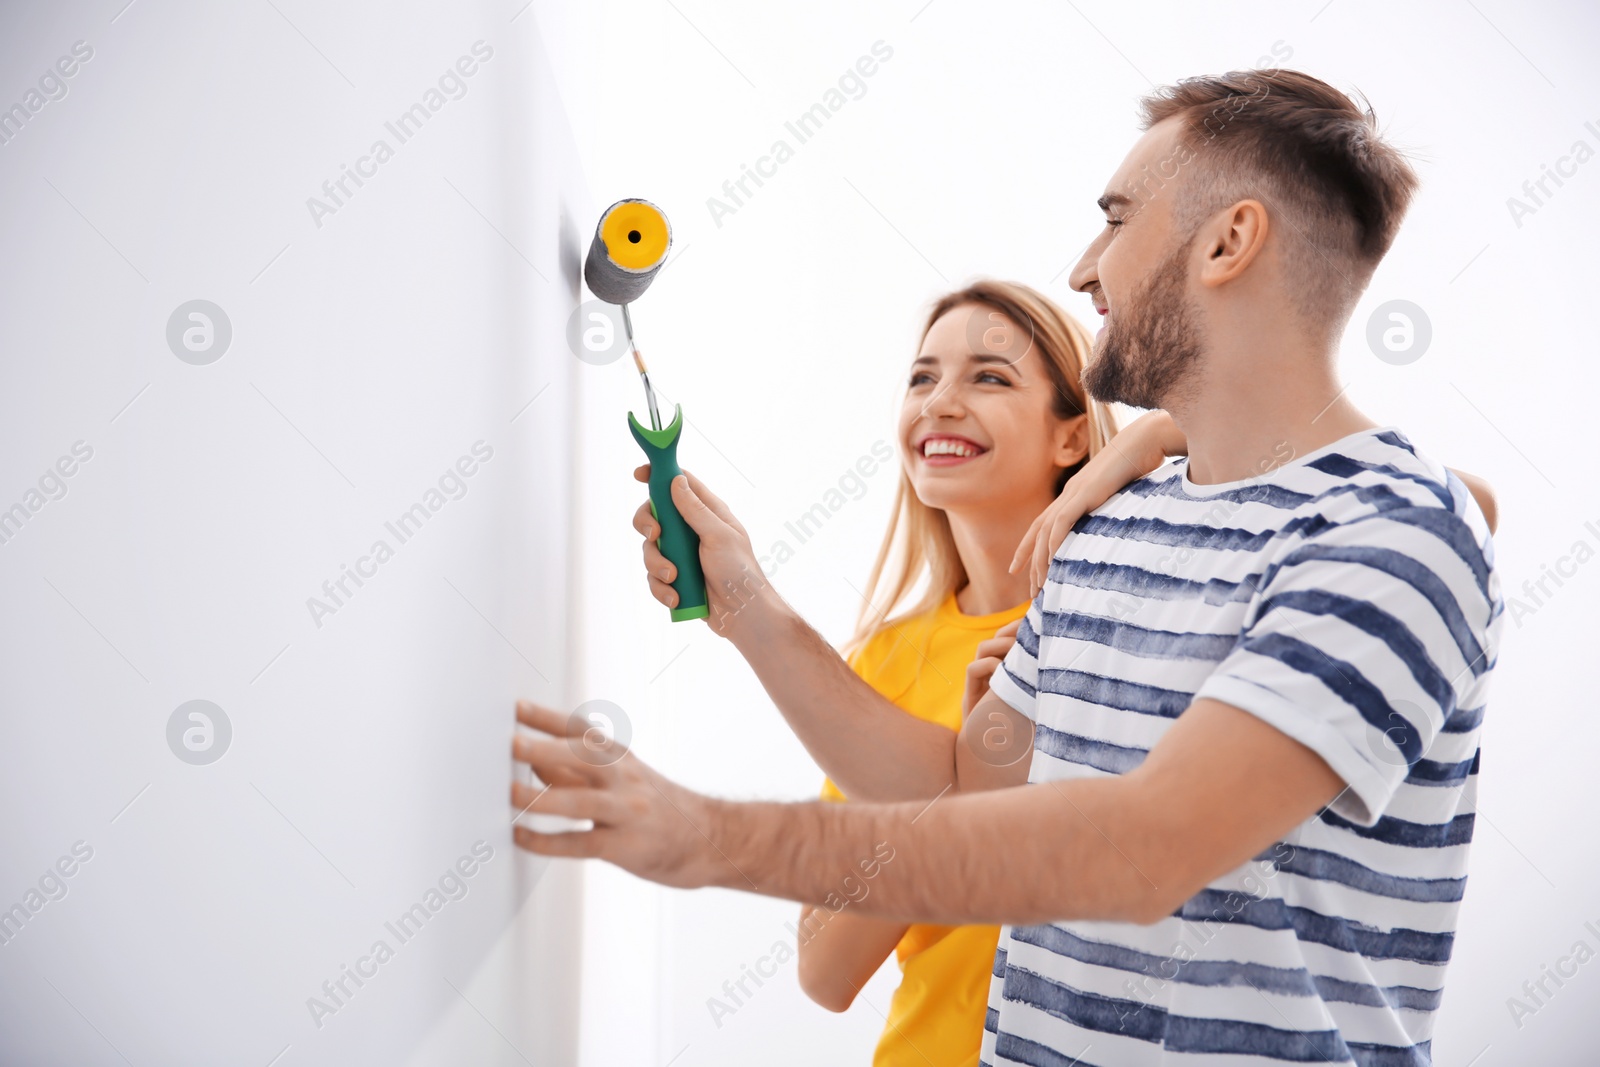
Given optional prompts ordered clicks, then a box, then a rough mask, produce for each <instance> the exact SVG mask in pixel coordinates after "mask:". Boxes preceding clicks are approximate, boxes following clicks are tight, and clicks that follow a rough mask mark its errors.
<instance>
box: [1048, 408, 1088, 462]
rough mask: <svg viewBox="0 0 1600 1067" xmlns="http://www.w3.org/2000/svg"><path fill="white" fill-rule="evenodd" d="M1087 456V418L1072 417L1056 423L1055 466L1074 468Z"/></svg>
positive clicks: (1086, 416) (1082, 416)
mask: <svg viewBox="0 0 1600 1067" xmlns="http://www.w3.org/2000/svg"><path fill="white" fill-rule="evenodd" d="M1088 456H1089V416H1088V415H1086V414H1085V415H1074V416H1073V417H1072V418H1070V419H1062V420H1061V421H1060V422H1058V423H1056V459H1055V462H1056V466H1058V467H1060V468H1061V469H1062V470H1066V469H1067V468H1068V467H1076V466H1077V465H1078V464H1079V463H1082V462H1083V461H1084V460H1085V459H1087V458H1088Z"/></svg>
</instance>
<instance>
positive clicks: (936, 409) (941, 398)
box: [922, 380, 965, 419]
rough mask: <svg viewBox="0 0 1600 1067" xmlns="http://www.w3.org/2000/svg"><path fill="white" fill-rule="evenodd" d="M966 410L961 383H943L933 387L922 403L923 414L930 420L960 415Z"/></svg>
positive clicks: (948, 381) (947, 381)
mask: <svg viewBox="0 0 1600 1067" xmlns="http://www.w3.org/2000/svg"><path fill="white" fill-rule="evenodd" d="M964 410H965V403H964V398H963V397H962V395H961V383H960V382H959V381H950V380H946V381H942V382H939V383H938V384H936V385H935V386H934V387H933V391H932V392H931V393H929V394H928V396H927V399H925V400H924V401H923V402H922V413H923V414H924V415H926V416H928V417H929V418H935V419H936V418H939V417H940V416H955V415H960V414H962V413H963V411H964Z"/></svg>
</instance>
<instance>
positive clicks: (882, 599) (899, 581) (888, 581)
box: [845, 278, 1117, 651]
mask: <svg viewBox="0 0 1600 1067" xmlns="http://www.w3.org/2000/svg"><path fill="white" fill-rule="evenodd" d="M963 304H976V305H979V306H981V307H987V308H991V309H993V310H995V311H999V312H1001V313H1002V314H1004V315H1005V316H1006V317H1007V318H1009V319H1010V320H1011V321H1012V322H1014V323H1016V324H1017V325H1018V326H1019V327H1023V328H1025V329H1028V330H1030V331H1031V333H1032V338H1033V344H1034V346H1035V347H1036V348H1037V349H1038V352H1039V356H1040V360H1041V362H1043V364H1044V367H1045V372H1046V373H1047V374H1048V375H1049V376H1050V380H1051V382H1052V383H1053V384H1054V385H1055V387H1056V398H1055V404H1054V411H1055V414H1056V415H1057V417H1059V418H1062V419H1070V418H1072V417H1074V416H1076V415H1082V414H1087V415H1088V417H1089V456H1094V455H1095V454H1096V453H1098V452H1099V451H1100V449H1101V448H1103V447H1105V443H1106V441H1107V440H1108V439H1109V438H1110V437H1111V435H1112V434H1114V433H1116V432H1117V427H1116V420H1115V418H1114V416H1113V415H1112V414H1111V411H1110V409H1109V408H1107V407H1106V406H1105V405H1104V404H1102V403H1100V402H1099V401H1090V399H1089V398H1088V396H1087V394H1086V393H1085V392H1084V389H1083V383H1082V378H1083V368H1084V366H1085V364H1086V362H1087V361H1088V357H1089V352H1090V350H1091V349H1092V348H1093V345H1094V342H1093V339H1092V338H1091V337H1090V336H1089V331H1088V330H1087V329H1085V328H1084V326H1083V324H1082V323H1080V322H1078V320H1077V319H1075V318H1073V317H1072V316H1071V315H1068V314H1067V313H1066V312H1064V311H1062V310H1061V308H1059V307H1057V306H1056V304H1055V303H1054V302H1053V301H1052V300H1051V299H1050V298H1049V297H1047V296H1045V295H1044V294H1043V293H1040V292H1038V291H1037V290H1035V289H1032V288H1030V287H1028V286H1026V285H1022V284H1020V283H1017V282H1006V281H998V280H995V279H987V278H986V279H982V280H979V281H977V282H974V283H972V284H971V285H968V286H966V287H965V288H963V289H958V290H956V291H955V292H953V293H948V294H946V295H945V296H942V297H940V298H939V299H938V300H937V301H936V302H935V303H934V305H933V308H932V310H931V311H929V312H928V319H927V322H926V324H925V325H924V326H923V327H922V336H921V337H920V338H919V339H918V342H917V343H918V345H919V347H920V345H921V343H922V341H923V340H926V339H927V336H928V331H929V330H931V329H932V328H933V324H934V323H935V322H937V321H938V320H939V317H940V316H941V315H943V314H945V312H947V311H949V310H951V309H952V308H955V307H959V306H961V305H963ZM1087 458H1088V457H1085V460H1084V462H1087ZM1082 466H1083V462H1080V463H1078V464H1077V465H1076V466H1073V467H1069V468H1067V469H1066V470H1064V471H1062V472H1061V476H1060V478H1059V479H1058V480H1057V482H1056V491H1057V492H1060V490H1061V486H1062V485H1063V484H1065V482H1066V480H1067V479H1068V478H1070V477H1071V476H1072V475H1074V474H1076V473H1077V472H1078V470H1079V469H1080V468H1081V467H1082ZM924 577H926V579H927V584H926V586H925V587H924V589H923V591H922V595H921V596H920V597H917V598H916V599H915V600H911V595H912V593H913V592H914V590H915V589H916V586H917V583H918V582H919V581H921V580H922V579H923V578H924ZM966 583H967V570H966V567H965V566H964V565H963V564H962V562H961V556H960V554H959V553H958V552H957V551H956V542H955V538H954V537H953V536H952V535H951V533H950V520H949V517H948V516H946V515H945V513H944V512H943V511H942V510H940V509H938V508H933V507H929V506H928V505H926V504H924V503H923V502H922V501H921V500H919V499H917V494H916V491H915V490H914V489H913V488H912V486H911V479H910V478H909V477H908V476H907V474H906V471H905V467H904V466H902V467H901V469H900V483H899V485H898V486H897V487H896V489H895V500H894V510H893V512H892V513H891V514H890V516H889V528H888V529H887V530H886V531H884V535H883V545H882V546H881V547H880V548H879V549H878V558H877V561H876V562H874V563H873V565H872V575H871V577H869V578H868V579H867V591H866V601H865V603H863V605H862V608H861V612H860V615H859V616H858V617H857V619H856V631H855V634H854V635H853V636H852V637H851V638H850V640H849V642H848V643H847V644H846V645H845V649H846V651H851V650H854V649H858V648H860V647H861V646H862V645H863V644H865V643H866V642H868V641H870V640H871V639H872V638H873V637H876V636H877V635H878V634H879V633H882V632H883V631H884V630H887V629H889V628H890V627H892V626H896V625H898V624H899V623H901V622H903V621H905V620H906V619H909V618H911V617H912V616H915V615H921V614H922V613H924V612H927V611H931V610H933V609H934V608H936V607H938V606H939V605H940V604H942V603H944V601H945V598H946V597H948V596H949V595H950V594H951V593H954V592H955V591H956V590H958V589H960V588H961V587H962V586H964V585H966ZM908 601H909V602H908Z"/></svg>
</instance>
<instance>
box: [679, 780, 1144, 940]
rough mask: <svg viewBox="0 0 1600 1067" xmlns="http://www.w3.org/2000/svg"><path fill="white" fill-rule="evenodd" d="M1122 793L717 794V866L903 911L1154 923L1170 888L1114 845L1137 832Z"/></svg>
mask: <svg viewBox="0 0 1600 1067" xmlns="http://www.w3.org/2000/svg"><path fill="white" fill-rule="evenodd" d="M1118 796H1119V782H1118V781H1117V780H1115V779H1105V780H1078V781H1074V782H1049V783H1038V784H1034V785H1026V786H1019V787H1017V788H1015V789H1006V790H1001V791H997V792H990V793H982V794H972V795H960V794H956V793H954V792H951V793H949V794H947V795H945V796H943V797H940V798H938V799H936V800H933V801H932V802H928V801H912V802H903V803H895V804H862V803H852V804H828V803H822V802H810V803H800V804H778V803H735V802H731V801H715V802H713V803H712V806H711V808H710V814H711V827H710V829H709V831H708V833H709V836H710V838H711V840H712V841H713V843H714V844H715V846H716V849H717V851H718V852H720V853H721V854H722V856H721V861H717V860H715V859H713V860H712V861H711V867H710V868H709V870H711V871H713V872H714V873H713V874H712V879H713V884H717V885H722V886H726V887H728V888H736V889H745V890H750V889H753V890H754V891H756V892H759V893H763V894H766V895H768V896H775V897H783V898H786V899H789V900H798V901H805V902H810V903H817V904H821V903H827V902H829V901H830V900H834V901H838V900H844V901H847V902H848V906H849V907H850V908H852V909H854V910H856V911H857V913H858V914H861V915H868V916H876V917H879V918H885V919H898V920H902V921H906V922H933V923H948V924H962V923H1002V922H1012V923H1039V922H1047V921H1052V920H1062V919H1106V920H1116V921H1125V922H1126V921H1133V922H1148V921H1150V920H1151V919H1153V918H1154V917H1156V916H1157V915H1158V914H1161V913H1162V912H1161V910H1160V909H1161V908H1162V907H1163V906H1164V902H1165V899H1166V898H1165V895H1164V894H1162V893H1161V892H1160V890H1159V888H1158V887H1157V886H1156V885H1155V883H1154V882H1152V881H1151V880H1150V879H1149V878H1147V877H1146V876H1145V874H1144V873H1143V872H1142V871H1140V870H1139V869H1138V867H1136V866H1135V865H1134V863H1133V861H1132V860H1131V859H1130V858H1129V856H1128V855H1127V854H1125V853H1124V852H1123V851H1122V850H1121V849H1119V848H1118V847H1117V846H1116V845H1114V844H1112V841H1113V839H1114V838H1116V837H1117V836H1118V832H1119V830H1120V831H1121V833H1122V835H1123V836H1124V837H1126V836H1127V833H1128V831H1127V829H1126V828H1125V827H1119V825H1118V815H1117V812H1118V808H1119V802H1118ZM1000 827H1005V828H1006V832H1004V833H1000V832H997V829H998V828H1000ZM1101 827H1104V828H1105V832H1104V833H1102V832H1101V829H1100V828H1101ZM1043 842H1048V846H1047V847H1045V846H1043V845H1041V844H1040V843H1043ZM1125 844H1126V846H1127V847H1129V848H1133V847H1134V844H1135V843H1134V842H1128V841H1125ZM1036 845H1038V846H1039V847H1035V846H1036ZM1147 862H1148V861H1147Z"/></svg>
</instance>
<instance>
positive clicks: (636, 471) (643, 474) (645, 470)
mask: <svg viewBox="0 0 1600 1067" xmlns="http://www.w3.org/2000/svg"><path fill="white" fill-rule="evenodd" d="M633 480H634V481H636V482H648V481H649V480H650V464H648V463H641V464H640V465H639V466H637V467H635V468H633Z"/></svg>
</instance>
